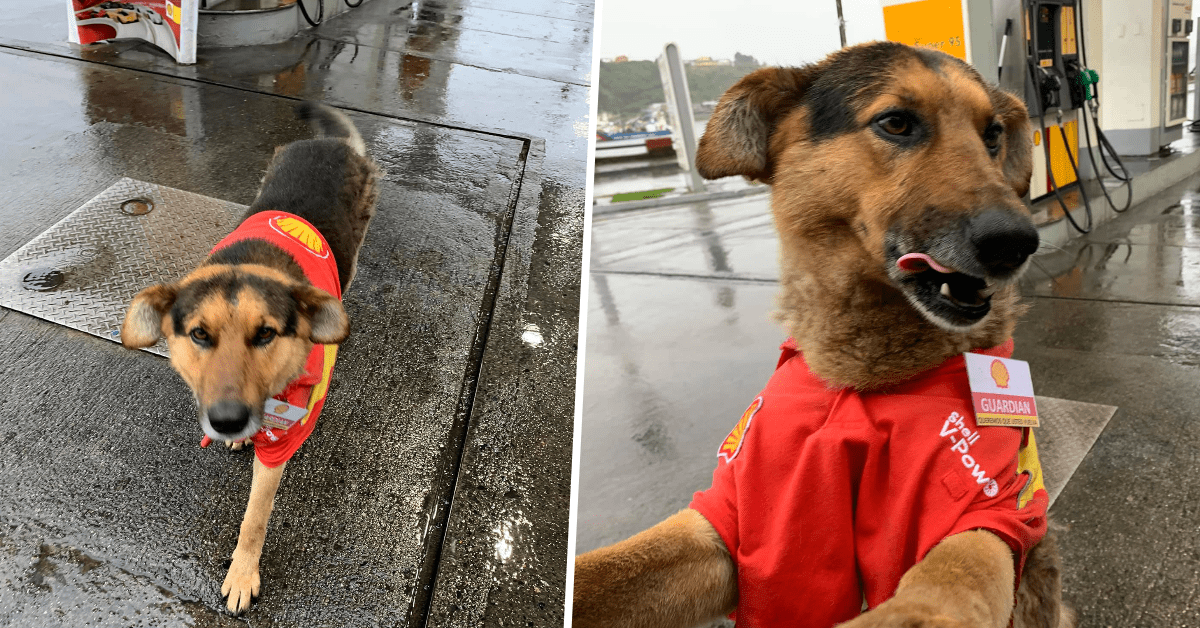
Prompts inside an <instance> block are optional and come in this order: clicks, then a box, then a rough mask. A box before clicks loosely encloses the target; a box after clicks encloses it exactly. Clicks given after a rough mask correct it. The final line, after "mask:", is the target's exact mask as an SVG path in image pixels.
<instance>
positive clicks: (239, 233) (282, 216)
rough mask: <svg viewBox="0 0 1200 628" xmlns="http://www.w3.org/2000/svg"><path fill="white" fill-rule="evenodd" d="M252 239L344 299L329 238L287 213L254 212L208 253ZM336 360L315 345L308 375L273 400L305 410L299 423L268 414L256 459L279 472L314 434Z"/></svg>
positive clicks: (331, 349) (330, 349)
mask: <svg viewBox="0 0 1200 628" xmlns="http://www.w3.org/2000/svg"><path fill="white" fill-rule="evenodd" d="M251 238H253V239H258V240H266V241H267V242H270V243H271V244H274V245H275V246H277V247H279V248H281V249H283V250H284V251H286V252H287V253H288V255H291V257H292V259H294V260H296V263H297V264H299V265H300V268H301V269H302V270H303V271H304V275H305V277H307V278H308V280H309V282H311V283H312V285H314V286H316V287H318V288H320V289H322V290H324V291H325V292H328V293H329V294H331V295H333V296H334V297H336V298H338V299H341V298H342V284H341V281H340V279H339V278H338V269H337V262H336V260H334V259H333V251H331V250H330V249H329V243H328V242H326V241H325V238H324V236H322V235H321V233H320V232H319V231H317V230H316V228H315V227H313V226H312V225H311V224H309V222H308V221H306V220H304V219H303V218H300V217H299V216H296V215H293V214H289V213H286V212H275V211H266V212H260V213H257V214H254V215H253V216H251V217H249V218H247V219H246V220H245V222H243V223H242V224H241V225H239V226H238V228H237V229H235V230H234V231H233V233H230V234H229V235H227V236H225V238H224V239H222V240H221V241H220V242H218V243H217V245H216V246H214V247H213V249H212V251H210V252H209V255H212V253H215V252H216V251H219V250H221V249H223V248H225V247H227V246H229V245H231V244H233V243H235V242H240V241H242V240H248V239H251ZM336 359H337V345H321V344H318V345H313V348H312V351H311V352H309V354H308V360H307V362H305V364H304V372H303V373H301V374H300V376H299V377H297V378H296V379H294V380H292V381H291V382H290V383H289V384H288V385H287V387H285V388H284V389H283V391H282V392H280V393H279V394H278V395H275V396H274V397H272V399H276V400H280V401H286V402H287V403H289V404H291V405H292V406H296V407H299V408H304V409H305V410H306V412H305V413H304V415H303V417H301V418H299V419H296V420H294V421H290V420H289V419H287V418H286V417H284V416H272V415H270V414H267V415H265V420H264V422H263V427H262V428H261V429H259V430H258V431H257V432H255V433H254V435H253V436H251V437H250V440H252V441H254V455H255V456H257V457H258V459H259V460H260V461H261V462H262V463H263V464H264V465H266V466H268V467H272V468H274V467H278V466H279V465H281V464H283V463H285V462H287V461H288V460H290V459H291V457H292V454H294V453H296V450H297V449H299V448H300V445H301V444H303V443H304V441H305V439H307V438H308V435H309V434H312V431H313V427H314V426H316V424H317V416H318V415H320V413H321V408H322V407H324V405H325V394H326V393H327V392H328V391H329V380H330V378H331V377H332V375H333V363H334V361H335V360H336ZM268 405H270V404H268ZM285 414H286V413H285Z"/></svg>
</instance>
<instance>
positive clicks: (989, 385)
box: [963, 353, 1039, 427]
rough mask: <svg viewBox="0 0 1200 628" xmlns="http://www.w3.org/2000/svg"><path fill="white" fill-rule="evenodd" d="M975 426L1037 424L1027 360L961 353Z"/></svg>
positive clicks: (1035, 425)
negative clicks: (964, 362) (973, 410)
mask: <svg viewBox="0 0 1200 628" xmlns="http://www.w3.org/2000/svg"><path fill="white" fill-rule="evenodd" d="M963 358H965V359H966V361H967V377H968V378H969V379H970V381H971V401H972V402H973V403H974V405H975V423H976V424H977V425H1007V426H1010V427H1037V426H1038V425H1039V423H1038V413H1037V403H1036V402H1035V401H1034V399H1033V380H1032V379H1031V378H1030V377H1029V363H1028V362H1022V361H1021V360H1010V359H1008V358H997V357H994V356H990V355H981V354H978V353H964V354H963Z"/></svg>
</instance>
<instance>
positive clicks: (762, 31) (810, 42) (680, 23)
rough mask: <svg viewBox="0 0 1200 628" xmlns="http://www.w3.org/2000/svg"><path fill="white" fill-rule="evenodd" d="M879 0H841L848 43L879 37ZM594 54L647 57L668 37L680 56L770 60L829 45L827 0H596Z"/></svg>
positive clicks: (811, 56)
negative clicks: (741, 56) (597, 42)
mask: <svg viewBox="0 0 1200 628" xmlns="http://www.w3.org/2000/svg"><path fill="white" fill-rule="evenodd" d="M880 6H881V4H880V0H842V12H843V15H844V16H845V18H846V39H847V40H848V42H849V43H855V42H860V41H869V40H873V39H883V38H884V35H883V10H882V9H881V8H880ZM600 10H601V12H602V23H601V29H602V30H601V32H600V56H601V58H604V59H611V58H613V57H616V56H618V55H626V56H628V57H629V58H630V59H631V60H639V59H655V58H657V57H658V55H660V54H662V47H663V44H665V43H667V42H670V41H674V42H675V43H677V44H679V50H680V52H681V53H682V55H683V58H684V59H694V58H696V57H700V56H709V57H713V58H715V59H732V58H733V53H735V52H740V53H742V54H748V55H752V56H753V57H754V58H756V59H758V60H759V61H765V62H767V63H770V64H772V65H797V64H800V63H810V62H813V61H817V60H819V59H820V58H821V57H824V56H825V55H826V54H828V53H830V52H832V51H834V50H836V49H837V48H838V47H839V46H840V45H841V42H840V40H839V38H838V24H837V3H836V1H835V0H736V1H730V0H687V1H686V2H685V1H683V0H603V3H602V4H601V6H600Z"/></svg>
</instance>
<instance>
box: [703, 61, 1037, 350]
mask: <svg viewBox="0 0 1200 628" xmlns="http://www.w3.org/2000/svg"><path fill="white" fill-rule="evenodd" d="M1031 158H1032V129H1031V127H1030V124H1029V119H1028V115H1027V113H1026V110H1025V106H1024V105H1023V104H1022V103H1021V101H1019V100H1018V99H1016V98H1015V97H1013V96H1012V95H1010V94H1007V93H1005V92H1002V91H1000V90H998V89H996V88H995V87H993V86H991V85H988V84H987V83H985V82H984V81H983V80H982V78H981V77H980V76H979V74H978V73H977V72H976V71H975V70H974V69H972V68H971V67H970V66H969V65H967V64H966V63H963V62H962V61H959V60H958V59H955V58H953V57H951V56H949V55H946V54H943V53H940V52H935V51H932V50H928V49H922V48H913V47H910V46H905V45H902V44H896V43H891V42H878V43H872V44H864V45H861V46H855V47H852V48H847V49H845V50H842V51H840V52H837V53H834V54H833V55H831V56H830V57H828V58H827V59H825V60H824V61H822V62H820V63H818V64H815V65H811V66H806V67H801V68H764V69H761V70H757V71H755V72H753V73H751V74H749V75H747V76H746V77H744V78H743V79H742V80H741V81H740V82H738V83H737V84H736V85H734V87H732V88H731V89H730V90H729V91H728V92H726V93H725V95H724V96H723V97H722V98H721V100H720V103H719V104H718V105H717V108H716V110H715V111H714V113H713V117H712V119H711V120H710V121H709V123H708V129H707V131H706V133H705V134H704V136H703V137H702V138H701V140H700V146H699V150H698V152H697V156H696V165H697V168H698V170H699V171H700V173H701V174H702V175H703V176H705V177H708V178H717V177H724V176H731V175H739V174H740V175H745V176H747V177H749V178H751V179H757V180H761V181H764V182H767V183H771V184H772V186H773V194H774V199H773V202H772V205H773V211H774V213H775V218H776V225H777V227H778V228H779V231H780V235H781V237H782V238H783V239H784V240H785V242H784V253H783V255H784V260H783V261H784V264H785V265H786V264H788V263H789V256H796V255H801V256H806V257H807V260H808V263H806V267H807V269H808V270H809V271H810V272H814V271H813V269H819V270H816V271H815V272H829V273H842V274H843V275H845V274H853V275H856V280H859V281H861V280H864V279H865V280H879V281H882V282H886V283H887V284H889V285H891V286H892V287H894V288H895V289H897V290H899V291H900V292H901V293H903V294H904V296H905V297H906V298H907V299H908V301H909V302H910V303H911V304H912V305H913V307H914V308H916V309H917V310H918V311H919V312H920V313H921V314H922V315H923V316H924V317H925V318H926V319H927V320H929V321H930V322H931V323H933V324H935V325H937V326H938V327H941V328H942V329H945V330H949V331H953V332H963V331H968V330H971V329H973V328H976V327H977V326H979V325H980V324H982V323H983V321H984V320H985V319H987V317H988V314H989V313H990V311H991V297H992V294H993V293H994V292H995V291H996V290H998V289H1002V288H1005V287H1006V286H1008V285H1010V284H1012V283H1013V282H1015V280H1016V279H1017V278H1018V277H1019V276H1020V274H1021V273H1022V272H1023V270H1024V269H1025V267H1026V264H1027V260H1028V258H1029V256H1030V255H1031V254H1032V253H1033V252H1034V251H1035V249H1037V246H1038V235H1037V230H1036V229H1035V228H1034V226H1033V223H1032V221H1031V220H1030V217H1029V211H1028V209H1027V208H1026V207H1025V205H1024V204H1023V203H1022V202H1021V196H1023V195H1024V194H1025V193H1026V192H1027V191H1028V189H1029V179H1030V174H1031V170H1032V161H1031ZM785 271H786V269H785Z"/></svg>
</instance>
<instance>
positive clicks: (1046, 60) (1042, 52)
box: [1037, 5, 1058, 68]
mask: <svg viewBox="0 0 1200 628" xmlns="http://www.w3.org/2000/svg"><path fill="white" fill-rule="evenodd" d="M1057 22H1058V7H1054V6H1046V5H1042V6H1039V7H1038V8H1037V47H1038V49H1037V60H1038V65H1040V66H1042V67H1044V68H1048V67H1050V66H1052V65H1054V44H1055V42H1057V41H1058V29H1057V28H1056V26H1057Z"/></svg>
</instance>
